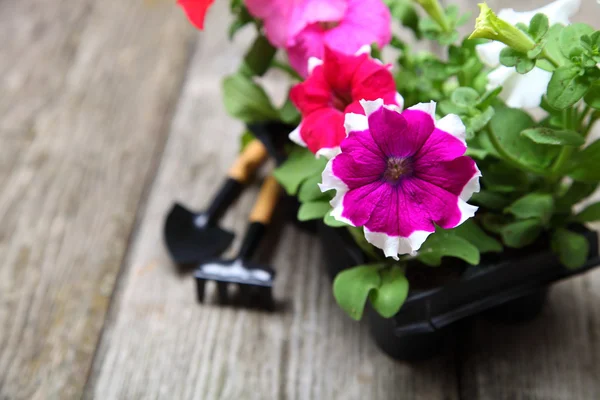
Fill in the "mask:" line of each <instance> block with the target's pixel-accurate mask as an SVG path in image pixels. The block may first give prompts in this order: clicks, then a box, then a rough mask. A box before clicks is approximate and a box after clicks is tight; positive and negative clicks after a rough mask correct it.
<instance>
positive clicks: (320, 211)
mask: <svg viewBox="0 0 600 400" xmlns="http://www.w3.org/2000/svg"><path fill="white" fill-rule="evenodd" d="M329 210H331V206H330V205H329V202H328V201H307V202H304V203H302V204H301V205H300V209H299V210H298V220H299V221H310V220H312V219H322V218H323V217H324V216H325V215H326V214H327V213H328V212H329Z"/></svg>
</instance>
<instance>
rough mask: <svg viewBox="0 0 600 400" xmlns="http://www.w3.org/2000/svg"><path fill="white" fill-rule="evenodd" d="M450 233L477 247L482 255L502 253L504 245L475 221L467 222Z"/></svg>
mask: <svg viewBox="0 0 600 400" xmlns="http://www.w3.org/2000/svg"><path fill="white" fill-rule="evenodd" d="M449 232H453V233H454V234H455V235H457V236H458V237H461V238H463V239H465V240H466V241H468V242H469V243H471V244H472V245H474V246H475V247H477V250H479V252H480V253H490V252H491V253H498V252H501V251H502V244H501V243H500V242H499V241H497V240H496V239H494V238H493V237H491V236H489V235H488V234H487V233H485V231H484V230H483V229H481V228H480V227H479V225H477V222H475V220H474V219H469V220H466V221H465V222H463V223H462V224H461V225H459V226H457V227H456V228H454V229H452V230H450V231H449Z"/></svg>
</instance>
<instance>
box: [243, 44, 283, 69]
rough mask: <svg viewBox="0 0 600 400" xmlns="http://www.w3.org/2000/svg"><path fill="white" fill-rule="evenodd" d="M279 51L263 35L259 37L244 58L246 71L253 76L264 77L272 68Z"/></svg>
mask: <svg viewBox="0 0 600 400" xmlns="http://www.w3.org/2000/svg"><path fill="white" fill-rule="evenodd" d="M276 52H277V49H276V48H275V47H273V46H272V45H271V43H269V41H268V40H267V38H266V37H265V36H263V35H258V37H257V38H256V39H255V40H254V43H253V44H252V47H250V49H249V50H248V52H247V53H246V56H245V57H244V67H243V68H244V70H245V71H247V72H249V73H250V74H251V75H257V76H262V75H264V74H265V72H267V70H268V69H269V67H270V66H271V61H272V60H273V57H274V56H275V53H276Z"/></svg>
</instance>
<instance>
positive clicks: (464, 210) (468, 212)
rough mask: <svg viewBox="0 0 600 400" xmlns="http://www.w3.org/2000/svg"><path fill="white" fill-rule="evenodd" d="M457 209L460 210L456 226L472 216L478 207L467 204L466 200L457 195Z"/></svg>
mask: <svg viewBox="0 0 600 400" xmlns="http://www.w3.org/2000/svg"><path fill="white" fill-rule="evenodd" d="M458 209H459V210H460V221H459V222H458V224H456V226H459V225H460V224H462V223H463V222H465V221H466V220H468V219H469V218H471V217H473V216H474V215H475V213H476V212H477V210H478V209H479V207H477V206H472V205H471V204H468V203H467V202H466V201H464V200H463V199H461V198H460V197H459V198H458Z"/></svg>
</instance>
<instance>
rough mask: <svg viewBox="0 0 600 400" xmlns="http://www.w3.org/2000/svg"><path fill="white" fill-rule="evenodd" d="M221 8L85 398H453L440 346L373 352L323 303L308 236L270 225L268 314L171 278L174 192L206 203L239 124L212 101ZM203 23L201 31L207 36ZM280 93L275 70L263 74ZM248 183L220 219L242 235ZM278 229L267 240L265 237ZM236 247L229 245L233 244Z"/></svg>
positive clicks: (198, 58)
mask: <svg viewBox="0 0 600 400" xmlns="http://www.w3.org/2000/svg"><path fill="white" fill-rule="evenodd" d="M227 18H228V17H226V11H225V5H224V4H222V3H221V4H219V3H218V2H217V3H215V7H214V8H213V9H211V14H210V15H209V18H208V21H207V25H208V26H207V28H206V32H207V33H205V34H201V38H200V41H199V43H198V46H197V49H196V54H195V57H194V59H193V61H192V64H191V68H190V71H189V72H188V80H187V82H186V84H185V87H184V92H183V94H182V97H181V100H180V103H179V105H178V108H177V113H176V116H175V119H174V122H173V125H172V129H171V134H170V137H169V142H168V145H167V148H166V150H165V154H164V157H163V160H162V165H161V168H160V171H159V173H158V177H157V179H156V182H155V185H154V187H153V189H152V192H151V193H150V196H149V203H148V207H147V209H146V211H145V213H144V215H143V216H142V218H141V225H140V229H139V233H138V235H137V236H136V238H135V241H134V243H133V246H132V251H131V256H130V257H129V260H128V262H127V265H126V270H125V273H124V276H123V278H122V279H123V280H122V282H121V284H120V287H119V292H118V295H117V296H116V299H115V306H114V307H111V313H110V318H109V321H108V324H107V327H106V329H105V333H104V336H103V339H102V342H101V346H100V349H99V351H98V356H97V358H96V362H95V365H94V369H93V375H92V379H91V381H90V386H89V387H88V391H87V393H86V397H87V398H90V399H91V398H95V399H124V398H127V399H147V398H152V399H261V400H263V399H386V398H395V397H397V398H400V397H402V398H407V399H424V400H425V399H455V398H457V397H456V394H457V388H456V386H455V381H456V378H455V376H454V369H453V367H452V365H453V359H452V355H451V354H450V356H448V357H447V358H444V359H438V360H434V361H431V362H427V363H424V364H421V365H415V366H411V365H408V364H400V363H396V362H394V361H392V360H390V359H389V358H387V357H386V356H385V355H383V354H381V353H380V352H379V351H378V350H377V349H376V348H375V345H374V344H373V343H372V341H371V340H370V337H369V335H368V332H367V331H366V329H365V326H361V325H360V324H357V323H355V322H353V321H351V320H350V319H349V318H347V317H346V316H345V315H344V314H343V313H342V312H341V311H340V310H339V308H338V307H337V305H336V304H335V302H334V300H333V297H332V295H331V288H330V282H329V279H328V278H327V276H326V274H325V272H324V267H323V264H322V263H323V261H322V254H321V249H320V245H319V243H318V241H317V240H316V238H315V237H313V236H311V235H309V234H307V233H303V232H300V231H299V230H298V229H297V228H296V227H294V226H291V225H286V226H284V227H282V230H281V232H280V233H279V232H274V233H272V235H271V239H270V241H269V242H268V246H269V247H271V248H276V249H275V251H274V257H273V258H272V260H271V261H272V263H273V265H274V266H275V269H276V270H277V273H278V278H277V281H276V288H275V296H276V298H277V299H280V300H283V301H284V302H285V303H286V306H285V308H284V310H283V311H281V312H277V313H275V314H267V313H260V312H255V311H247V310H239V309H238V310H236V309H231V308H227V307H220V306H217V305H211V304H208V305H206V304H205V305H198V304H197V303H196V301H195V298H194V282H193V279H192V277H191V276H189V275H188V276H179V275H178V274H177V273H176V272H175V270H174V268H173V266H172V265H171V263H170V262H169V260H168V256H167V255H166V253H165V250H164V248H163V246H162V243H161V241H162V240H161V230H162V224H163V218H164V216H165V214H166V212H167V211H168V209H169V207H170V206H171V204H172V201H173V200H174V199H180V200H184V201H185V203H187V204H189V205H191V206H197V207H200V206H202V205H203V204H206V203H207V199H208V197H209V196H210V194H211V193H214V191H215V190H216V188H217V185H218V184H219V179H220V177H222V176H224V174H225V172H226V171H227V167H228V166H229V164H230V163H231V162H232V161H233V160H234V158H235V153H236V149H237V147H238V144H237V143H238V137H239V134H240V132H241V126H240V124H239V123H237V122H236V121H234V120H232V119H231V118H229V117H228V116H227V115H226V114H225V112H224V109H223V107H222V105H221V101H220V99H221V92H220V87H219V80H220V78H221V77H222V76H223V74H225V73H227V72H232V71H234V69H235V68H236V67H237V65H238V62H239V61H240V56H241V54H243V51H242V49H243V48H244V46H243V43H245V42H246V41H247V40H248V39H251V36H250V35H249V33H250V31H247V32H245V33H244V34H242V36H244V35H249V36H248V37H246V38H245V39H246V40H242V41H241V42H243V43H241V42H236V44H234V45H231V44H228V43H227V42H226V39H225V37H224V32H223V29H221V28H222V26H224V24H225V23H226V22H227V21H228V19H227ZM208 32H210V34H208ZM266 80H267V82H268V84H269V88H270V89H271V90H272V91H273V92H274V93H276V94H277V95H278V96H277V97H278V98H280V99H281V98H282V94H283V93H284V90H282V89H283V88H282V86H281V79H280V77H278V76H272V77H270V78H267V79H266ZM258 186H259V185H258V184H255V185H254V186H253V187H252V188H251V190H249V191H248V192H247V193H245V194H244V196H243V197H242V198H241V199H240V201H239V203H238V204H237V206H236V207H235V208H234V209H233V210H231V212H230V213H229V214H228V215H227V216H226V218H225V221H224V223H223V225H224V226H226V227H228V228H232V229H234V230H235V231H236V232H238V233H240V234H241V233H242V231H243V229H244V225H245V220H246V218H247V216H248V214H249V212H250V209H251V207H252V203H253V201H254V199H255V198H256V192H257V189H258ZM276 238H279V240H278V242H276V241H275V239H276ZM234 247H236V246H234Z"/></svg>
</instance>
